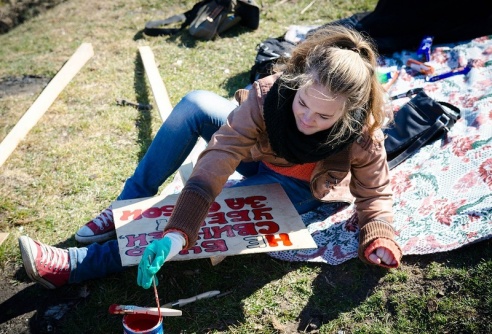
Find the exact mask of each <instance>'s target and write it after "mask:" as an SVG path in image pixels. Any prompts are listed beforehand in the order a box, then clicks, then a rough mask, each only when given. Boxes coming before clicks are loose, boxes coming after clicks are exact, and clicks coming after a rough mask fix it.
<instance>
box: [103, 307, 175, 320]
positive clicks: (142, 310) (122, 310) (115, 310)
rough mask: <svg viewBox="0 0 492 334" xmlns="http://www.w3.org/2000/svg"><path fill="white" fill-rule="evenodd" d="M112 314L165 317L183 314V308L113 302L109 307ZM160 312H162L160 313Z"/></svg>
mask: <svg viewBox="0 0 492 334" xmlns="http://www.w3.org/2000/svg"><path fill="white" fill-rule="evenodd" d="M108 311H109V313H110V314H149V315H155V316H159V314H160V315H161V316H163V317H175V316H181V315H182V314H183V312H181V310H174V309H172V308H165V307H161V308H157V307H141V306H135V305H119V304H113V305H111V306H110V307H109V310H108ZM159 312H160V313H159Z"/></svg>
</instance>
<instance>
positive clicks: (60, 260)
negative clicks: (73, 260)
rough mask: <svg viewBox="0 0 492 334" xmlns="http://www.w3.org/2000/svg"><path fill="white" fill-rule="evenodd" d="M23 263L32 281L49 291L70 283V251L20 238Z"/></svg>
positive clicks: (24, 237) (27, 238) (23, 237)
mask: <svg viewBox="0 0 492 334" xmlns="http://www.w3.org/2000/svg"><path fill="white" fill-rule="evenodd" d="M19 248H20V251H21V254H22V262H24V268H25V269H26V272H27V275H28V276H29V278H30V279H32V280H33V281H35V282H38V283H39V284H41V285H42V286H44V287H45V288H48V289H55V288H58V287H60V286H62V285H65V284H67V283H68V279H69V277H70V256H69V255H68V250H66V249H61V248H56V247H52V246H48V245H45V244H42V243H40V242H37V241H34V240H33V239H31V238H29V237H26V236H22V237H20V238H19Z"/></svg>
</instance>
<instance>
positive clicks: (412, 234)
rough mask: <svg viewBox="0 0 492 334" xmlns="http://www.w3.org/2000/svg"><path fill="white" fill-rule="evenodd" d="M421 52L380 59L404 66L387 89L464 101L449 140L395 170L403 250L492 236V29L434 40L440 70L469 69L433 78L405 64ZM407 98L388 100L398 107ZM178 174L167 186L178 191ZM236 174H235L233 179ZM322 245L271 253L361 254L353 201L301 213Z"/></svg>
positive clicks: (317, 258) (335, 258)
mask: <svg viewBox="0 0 492 334" xmlns="http://www.w3.org/2000/svg"><path fill="white" fill-rule="evenodd" d="M408 59H419V58H418V57H417V54H416V51H403V52H400V53H395V54H393V55H392V56H391V57H388V56H386V57H382V58H381V59H380V66H379V71H380V72H381V73H390V72H398V73H399V75H398V77H397V80H396V81H395V82H394V83H393V84H392V85H391V86H390V87H389V88H388V96H394V95H397V94H401V93H405V92H407V91H408V90H409V89H412V88H418V87H422V88H424V90H425V91H426V93H427V94H428V95H429V96H431V97H433V98H435V99H436V100H438V101H447V102H449V103H452V104H453V105H455V106H457V107H458V108H460V109H461V118H460V120H459V121H458V122H457V123H456V124H455V126H454V127H453V128H452V129H451V131H450V132H449V133H448V134H447V136H446V137H445V138H443V139H442V140H438V141H436V142H434V143H433V144H430V145H428V146H425V147H424V148H422V149H421V150H420V151H418V152H417V154H415V155H414V156H412V157H411V158H410V159H408V160H406V161H405V162H403V163H402V164H400V165H399V166H397V167H395V168H394V169H392V170H391V172H390V173H391V184H392V187H393V191H394V212H395V223H394V227H395V230H396V240H397V242H398V243H399V244H400V246H401V248H402V250H403V254H404V255H410V254H429V253H435V252H444V251H449V250H453V249H456V248H459V247H462V246H464V245H466V244H470V243H473V242H478V241H480V240H484V239H487V238H490V237H492V193H491V189H492V147H491V146H492V36H485V37H481V38H477V39H474V40H472V41H466V42H463V43H455V44H446V45H436V46H432V47H431V55H430V60H429V61H427V62H426V64H429V65H431V66H432V67H433V68H434V70H435V74H441V73H446V72H450V71H452V70H455V69H457V68H460V67H464V66H466V65H467V64H468V63H470V64H473V67H472V68H471V70H470V71H469V72H468V73H467V74H459V75H454V76H451V77H448V78H445V79H442V80H437V81H434V82H431V81H429V80H426V76H425V75H424V74H420V73H419V72H416V71H414V70H413V69H410V68H408V67H406V66H405V64H406V63H407V60H408ZM406 102H408V98H401V99H397V100H393V101H391V103H389V102H388V107H390V108H392V109H393V110H395V111H397V110H398V108H399V107H400V106H401V105H403V104H404V103H406ZM179 181H180V180H179V175H178V178H177V179H176V180H175V182H173V184H172V185H170V186H169V187H168V188H169V189H167V191H165V192H178V191H179V190H180V182H179ZM232 182H233V181H232ZM302 220H303V222H304V223H305V225H306V227H307V229H308V231H309V232H310V233H311V235H312V236H313V238H314V240H315V241H316V243H317V245H318V248H317V249H307V250H294V251H282V252H272V253H269V255H270V256H272V257H274V258H277V259H281V260H285V261H310V262H324V263H328V264H332V265H336V264H340V263H343V262H345V261H347V260H349V259H352V258H355V257H357V247H358V233H359V230H358V225H357V217H356V215H355V210H354V206H353V205H349V206H348V205H345V204H323V205H322V206H321V207H319V208H318V209H317V210H313V211H310V212H308V213H306V214H304V215H302Z"/></svg>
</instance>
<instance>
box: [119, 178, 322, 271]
mask: <svg viewBox="0 0 492 334" xmlns="http://www.w3.org/2000/svg"><path fill="white" fill-rule="evenodd" d="M178 196H179V195H169V196H156V197H149V198H141V199H134V200H125V201H115V202H113V215H114V220H115V225H116V235H117V237H118V246H119V249H120V255H121V262H122V264H123V266H132V265H137V264H138V263H139V262H140V258H141V256H142V254H143V252H144V250H145V247H146V246H147V245H148V244H149V243H151V242H152V241H153V240H155V239H160V238H161V237H162V231H163V230H164V227H165V226H166V224H167V223H168V220H169V217H170V216H171V212H172V210H173V208H174V205H175V203H176V200H177V198H178ZM306 248H317V245H316V243H315V242H314V240H313V238H312V237H311V234H310V233H309V232H308V231H307V229H306V227H305V226H304V223H303V222H302V220H301V217H300V216H299V214H298V213H297V211H296V209H295V208H294V206H293V205H292V203H291V202H290V200H289V198H288V197H287V195H286V194H285V192H284V190H283V189H282V187H281V186H280V185H278V184H268V185H257V186H247V187H235V188H224V190H223V191H222V192H221V193H220V194H219V196H218V197H217V198H216V200H215V202H214V203H213V204H212V206H211V207H210V210H209V213H208V215H207V218H206V219H205V221H204V222H203V223H202V226H201V227H200V231H199V235H198V240H197V242H196V244H195V245H194V246H193V247H191V248H189V249H188V250H183V251H181V252H180V253H179V254H178V255H176V256H175V257H174V258H172V260H173V261H174V260H190V259H200V258H209V257H216V256H231V255H239V254H249V253H262V252H274V251H284V250H294V249H306Z"/></svg>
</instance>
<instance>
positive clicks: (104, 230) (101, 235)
mask: <svg viewBox="0 0 492 334" xmlns="http://www.w3.org/2000/svg"><path fill="white" fill-rule="evenodd" d="M115 234H116V231H115V228H114V219H113V209H112V208H111V205H110V206H109V207H108V208H106V209H104V210H103V211H102V212H101V213H100V214H99V215H98V216H97V217H96V218H94V219H93V220H91V221H90V222H88V223H87V224H85V225H84V226H82V227H81V228H80V229H79V230H78V231H77V233H75V240H77V241H78V242H80V243H83V244H91V243H93V242H103V241H106V240H109V239H111V238H112V237H113V236H114V235H115Z"/></svg>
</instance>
